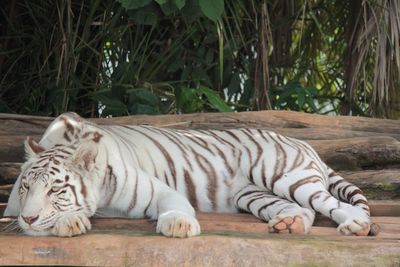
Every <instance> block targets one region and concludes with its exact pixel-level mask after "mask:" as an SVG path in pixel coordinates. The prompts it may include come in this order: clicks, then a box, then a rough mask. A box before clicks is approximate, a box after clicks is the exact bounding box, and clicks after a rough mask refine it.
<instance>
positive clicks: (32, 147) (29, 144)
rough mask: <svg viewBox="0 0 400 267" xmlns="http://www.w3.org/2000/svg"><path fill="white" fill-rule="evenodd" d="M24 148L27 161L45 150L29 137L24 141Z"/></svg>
mask: <svg viewBox="0 0 400 267" xmlns="http://www.w3.org/2000/svg"><path fill="white" fill-rule="evenodd" d="M24 146H25V154H26V155H25V157H26V158H27V159H30V158H32V157H35V156H36V155H38V154H40V153H41V152H43V151H45V150H46V149H45V148H44V147H42V146H41V145H39V144H38V143H36V142H35V140H33V139H32V138H30V137H29V136H28V137H27V138H26V139H25V142H24Z"/></svg>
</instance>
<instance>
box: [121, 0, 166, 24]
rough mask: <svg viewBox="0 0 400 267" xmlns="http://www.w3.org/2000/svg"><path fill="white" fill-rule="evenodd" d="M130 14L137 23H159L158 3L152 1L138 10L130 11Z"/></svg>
mask: <svg viewBox="0 0 400 267" xmlns="http://www.w3.org/2000/svg"><path fill="white" fill-rule="evenodd" d="M128 14H129V16H130V17H131V18H133V19H134V20H135V22H136V23H137V24H142V25H155V24H157V21H158V18H159V14H158V13H157V5H156V4H154V3H152V4H150V5H147V6H145V7H143V8H140V9H138V10H131V11H130V12H128Z"/></svg>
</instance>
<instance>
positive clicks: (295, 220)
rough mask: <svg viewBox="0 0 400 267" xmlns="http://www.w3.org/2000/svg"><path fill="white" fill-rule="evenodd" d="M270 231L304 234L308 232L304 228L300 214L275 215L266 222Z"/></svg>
mask: <svg viewBox="0 0 400 267" xmlns="http://www.w3.org/2000/svg"><path fill="white" fill-rule="evenodd" d="M268 230H269V232H270V233H279V234H282V233H286V234H297V235H304V234H306V233H307V232H308V229H305V225H304V221H303V218H302V217H301V216H294V217H293V216H290V215H284V214H282V215H277V216H275V217H274V218H273V219H272V220H270V221H269V222H268Z"/></svg>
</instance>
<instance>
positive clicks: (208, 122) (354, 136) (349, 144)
mask: <svg viewBox="0 0 400 267" xmlns="http://www.w3.org/2000/svg"><path fill="white" fill-rule="evenodd" d="M51 120H52V118H42V117H33V116H20V115H8V114H0V121H2V122H4V123H3V124H0V132H1V133H2V134H1V135H0V145H1V147H2V149H0V162H2V161H3V162H21V161H22V158H23V154H24V153H23V146H22V141H23V140H24V139H25V136H26V135H33V136H34V138H35V139H36V140H39V139H40V134H41V133H42V132H43V131H44V130H45V127H46V126H47V125H48V124H49V123H50V122H51ZM93 121H95V122H97V123H100V124H152V125H157V126H161V127H175V128H219V129H221V128H237V127H257V128H262V129H270V130H274V131H277V132H279V133H283V134H285V135H288V136H293V137H296V138H300V139H303V140H309V142H310V143H311V144H312V145H313V146H314V147H315V148H316V150H317V151H318V152H319V153H320V154H321V156H322V158H323V159H324V160H325V161H327V162H328V163H329V165H331V167H333V168H334V169H335V170H356V169H361V168H365V167H370V166H376V165H378V166H381V167H382V166H383V167H384V166H388V165H389V166H391V165H399V166H400V159H399V158H400V155H399V154H400V152H399V151H400V141H398V140H400V131H399V130H400V122H399V121H392V120H377V119H369V118H359V117H357V118H355V117H329V116H318V115H310V114H305V113H296V112H284V111H265V112H243V113H218V114H189V115H179V116H177V115H162V116H130V117H120V118H113V119H93ZM16 129H18V130H16Z"/></svg>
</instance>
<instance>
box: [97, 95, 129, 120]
mask: <svg viewBox="0 0 400 267" xmlns="http://www.w3.org/2000/svg"><path fill="white" fill-rule="evenodd" d="M92 98H93V99H94V100H96V101H98V102H99V103H101V104H102V105H104V106H105V109H104V111H103V115H106V116H107V115H115V116H118V115H127V114H128V112H127V108H126V105H125V104H124V103H123V102H122V101H121V100H119V99H116V98H113V97H110V96H108V95H106V94H95V95H93V96H92Z"/></svg>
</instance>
